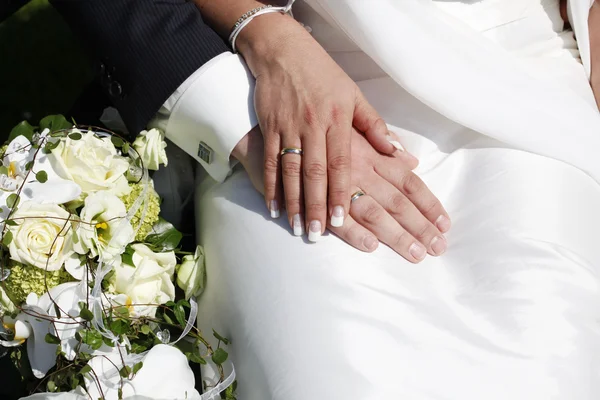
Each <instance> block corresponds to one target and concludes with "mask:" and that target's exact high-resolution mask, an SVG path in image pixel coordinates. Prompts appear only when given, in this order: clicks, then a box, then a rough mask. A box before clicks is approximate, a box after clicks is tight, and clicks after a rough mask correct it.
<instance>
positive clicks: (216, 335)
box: [213, 329, 231, 345]
mask: <svg viewBox="0 0 600 400" xmlns="http://www.w3.org/2000/svg"><path fill="white" fill-rule="evenodd" d="M213 336H214V337H215V338H217V340H220V341H221V342H223V343H225V344H226V345H228V344H229V343H231V341H230V340H229V339H227V338H226V337H223V336H221V335H219V334H218V333H217V331H215V330H214V329H213Z"/></svg>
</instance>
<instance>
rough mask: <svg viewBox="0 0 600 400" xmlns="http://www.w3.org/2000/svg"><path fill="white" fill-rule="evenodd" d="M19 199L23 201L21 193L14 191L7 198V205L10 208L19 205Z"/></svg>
mask: <svg viewBox="0 0 600 400" xmlns="http://www.w3.org/2000/svg"><path fill="white" fill-rule="evenodd" d="M19 201H21V198H20V197H19V195H18V194H16V193H12V194H10V195H9V196H8V197H7V198H6V205H7V206H8V208H13V207H16V206H18V205H19Z"/></svg>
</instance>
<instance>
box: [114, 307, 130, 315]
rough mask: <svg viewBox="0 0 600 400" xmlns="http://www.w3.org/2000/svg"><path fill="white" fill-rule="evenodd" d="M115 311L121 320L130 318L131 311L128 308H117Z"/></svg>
mask: <svg viewBox="0 0 600 400" xmlns="http://www.w3.org/2000/svg"><path fill="white" fill-rule="evenodd" d="M113 311H114V313H115V314H117V315H118V316H119V317H121V318H127V317H129V309H128V308H127V307H126V306H119V307H116V308H115V309H114V310H113Z"/></svg>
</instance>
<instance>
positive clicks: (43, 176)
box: [35, 171, 48, 183]
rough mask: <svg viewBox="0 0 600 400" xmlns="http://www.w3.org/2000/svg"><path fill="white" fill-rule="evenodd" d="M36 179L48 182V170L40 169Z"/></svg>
mask: <svg viewBox="0 0 600 400" xmlns="http://www.w3.org/2000/svg"><path fill="white" fill-rule="evenodd" d="M35 179H37V181H38V182H39V183H46V181H47V180H48V173H47V172H46V171H40V172H38V173H37V174H35Z"/></svg>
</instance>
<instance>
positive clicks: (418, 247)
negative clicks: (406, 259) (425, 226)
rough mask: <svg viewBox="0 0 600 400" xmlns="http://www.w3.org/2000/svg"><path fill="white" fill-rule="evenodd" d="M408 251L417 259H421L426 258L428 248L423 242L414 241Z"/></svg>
mask: <svg viewBox="0 0 600 400" xmlns="http://www.w3.org/2000/svg"><path fill="white" fill-rule="evenodd" d="M408 252H409V253H410V255H411V256H412V257H413V258H414V259H415V260H417V261H421V260H422V259H424V258H425V254H426V253H427V249H425V247H424V246H423V245H422V244H421V243H413V244H411V245H410V247H409V248H408Z"/></svg>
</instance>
